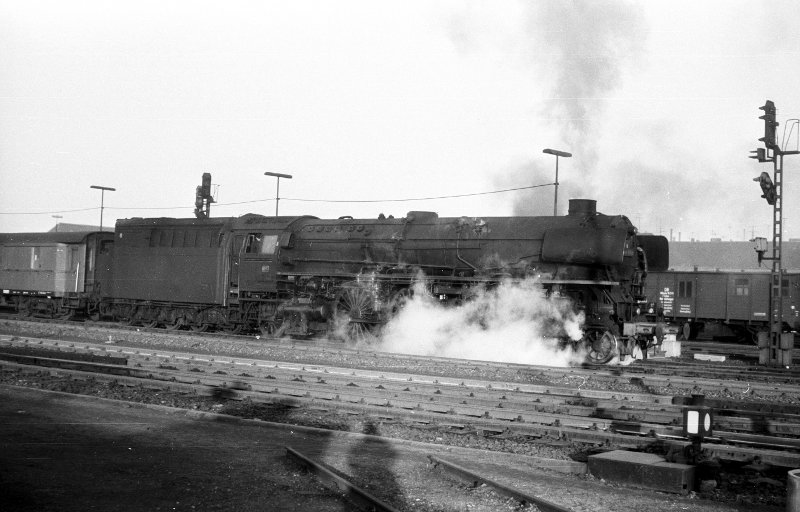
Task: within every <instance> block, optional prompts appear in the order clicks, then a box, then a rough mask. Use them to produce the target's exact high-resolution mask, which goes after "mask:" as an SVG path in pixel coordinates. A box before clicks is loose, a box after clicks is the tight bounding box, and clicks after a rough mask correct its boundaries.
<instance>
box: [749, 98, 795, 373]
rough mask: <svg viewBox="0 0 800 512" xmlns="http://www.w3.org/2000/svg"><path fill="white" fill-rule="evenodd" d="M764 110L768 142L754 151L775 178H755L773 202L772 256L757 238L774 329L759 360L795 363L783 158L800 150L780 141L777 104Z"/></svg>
mask: <svg viewBox="0 0 800 512" xmlns="http://www.w3.org/2000/svg"><path fill="white" fill-rule="evenodd" d="M759 109H760V110H763V111H764V115H763V116H759V119H763V120H764V136H763V137H761V138H759V139H758V140H760V141H761V142H763V143H764V147H763V148H757V149H756V150H754V151H751V153H753V155H751V156H750V158H754V159H756V160H758V161H759V163H765V162H772V164H773V170H772V177H770V175H769V173H767V172H762V173H761V174H760V175H759V176H757V177H755V178H753V181H757V182H758V183H759V185H760V186H761V191H762V192H763V193H762V195H761V197H763V198H764V199H766V201H767V204H770V205H772V256H769V257H768V256H764V253H765V252H766V249H767V248H766V240H765V239H764V238H756V239H755V240H754V241H755V242H756V247H755V249H756V253H757V254H758V263H759V265H760V264H761V261H762V260H771V261H772V271H771V273H770V322H769V325H770V328H769V333H764V334H765V335H762V334H759V339H758V348H759V358H758V359H759V363H760V364H767V365H769V366H789V365H791V364H792V349H793V348H794V334H793V333H791V332H788V333H784V332H783V270H782V268H781V251H782V249H783V157H784V155H796V154H800V151H797V150H795V151H786V150H785V148H781V147H780V145H779V144H778V143H777V142H776V128H777V127H778V124H779V123H778V122H777V121H776V120H775V117H776V113H777V110H776V108H775V104H774V103H773V102H772V101H770V100H767V101H766V102H765V103H764V106H762V107H759Z"/></svg>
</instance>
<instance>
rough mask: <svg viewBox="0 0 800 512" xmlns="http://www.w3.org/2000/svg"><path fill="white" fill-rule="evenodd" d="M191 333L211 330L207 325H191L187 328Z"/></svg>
mask: <svg viewBox="0 0 800 512" xmlns="http://www.w3.org/2000/svg"><path fill="white" fill-rule="evenodd" d="M189 328H190V329H191V330H192V332H206V331H207V330H209V329H210V328H211V326H210V325H209V324H192V325H190V326H189Z"/></svg>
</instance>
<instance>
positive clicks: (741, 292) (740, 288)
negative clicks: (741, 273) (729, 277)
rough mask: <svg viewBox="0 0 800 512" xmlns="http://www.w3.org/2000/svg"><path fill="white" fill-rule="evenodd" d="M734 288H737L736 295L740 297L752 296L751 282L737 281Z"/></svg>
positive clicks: (746, 280)
mask: <svg viewBox="0 0 800 512" xmlns="http://www.w3.org/2000/svg"><path fill="white" fill-rule="evenodd" d="M733 286H734V287H735V288H736V295H737V296H739V297H746V296H748V295H750V280H749V279H743V278H738V279H735V280H734V282H733Z"/></svg>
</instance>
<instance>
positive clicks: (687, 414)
mask: <svg viewBox="0 0 800 512" xmlns="http://www.w3.org/2000/svg"><path fill="white" fill-rule="evenodd" d="M713 423H714V416H713V414H712V413H711V409H709V408H708V407H702V406H689V407H687V408H685V409H684V410H683V435H684V436H686V437H689V438H698V440H700V441H702V440H703V439H704V438H705V437H707V436H710V435H711V434H712V432H713V429H712V426H713Z"/></svg>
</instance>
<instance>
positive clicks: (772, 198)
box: [753, 172, 778, 205]
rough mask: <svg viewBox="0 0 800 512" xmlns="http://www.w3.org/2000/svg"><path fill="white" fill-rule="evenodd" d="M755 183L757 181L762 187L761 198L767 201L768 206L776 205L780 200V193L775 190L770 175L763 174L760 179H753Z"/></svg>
mask: <svg viewBox="0 0 800 512" xmlns="http://www.w3.org/2000/svg"><path fill="white" fill-rule="evenodd" d="M753 181H757V182H758V184H759V185H761V191H762V192H763V194H762V195H761V197H763V198H764V199H766V200H767V203H768V204H771V205H774V204H775V203H776V201H777V199H778V192H777V191H776V190H775V184H774V183H773V182H772V178H770V177H769V174H767V173H766V172H762V173H761V174H760V175H759V176H758V177H756V178H753Z"/></svg>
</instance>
